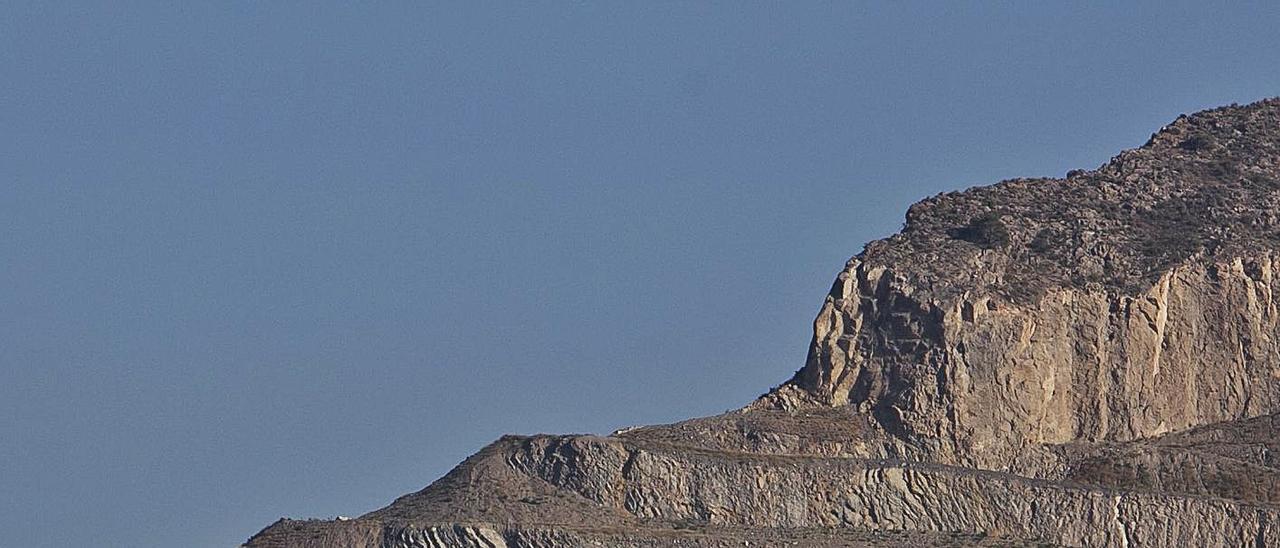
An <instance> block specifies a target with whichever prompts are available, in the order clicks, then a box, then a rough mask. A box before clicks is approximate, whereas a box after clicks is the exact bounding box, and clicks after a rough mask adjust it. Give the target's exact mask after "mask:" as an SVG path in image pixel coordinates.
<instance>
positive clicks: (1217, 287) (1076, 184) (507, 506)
mask: <svg viewBox="0 0 1280 548" xmlns="http://www.w3.org/2000/svg"><path fill="white" fill-rule="evenodd" d="M1277 291H1280V100H1278V99H1272V100H1267V101H1262V102H1259V103H1255V104H1252V105H1246V106H1234V105H1233V106H1230V107H1223V108H1220V109H1215V110H1211V111H1206V112H1202V113H1198V114H1195V115H1191V116H1183V117H1180V118H1178V119H1177V120H1176V121H1174V122H1173V123H1171V124H1170V125H1169V126H1166V127H1165V128H1162V129H1161V130H1160V131H1159V132H1158V133H1156V134H1154V135H1153V136H1152V138H1151V140H1150V141H1149V142H1148V143H1146V144H1145V145H1143V146H1142V147H1140V148H1138V149H1134V150H1131V151H1126V152H1123V153H1121V154H1119V155H1118V156H1116V157H1115V158H1113V159H1112V160H1111V161H1110V162H1108V163H1107V164H1106V165H1104V166H1102V167H1100V168H1099V169H1097V170H1093V171H1074V172H1071V173H1070V174H1068V176H1067V177H1066V178H1064V179H1018V180H1012V181H1005V182H1002V183H998V184H995V185H992V186H988V187H980V188H974V189H970V190H966V191H963V192H953V193H948V194H943V195H939V196H935V197H933V198H929V199H927V200H924V201H922V202H920V203H918V204H916V205H914V206H912V207H911V209H910V210H909V211H908V213H907V222H906V224H905V226H904V228H903V230H902V232H900V233H899V234H896V235H894V236H891V237H889V238H886V239H884V240H880V241H876V242H872V243H870V244H868V245H867V246H866V248H865V250H864V251H863V252H862V253H860V254H858V255H857V256H855V257H854V258H853V259H851V260H850V261H849V262H848V264H847V265H846V267H845V269H844V270H843V271H842V272H841V273H840V274H839V275H838V276H837V279H836V282H835V284H834V285H833V286H832V288H831V291H830V292H829V294H828V295H827V297H826V299H825V301H824V303H823V305H822V307H821V310H820V311H819V313H818V316H817V319H816V320H815V321H814V336H813V342H812V344H811V346H810V349H809V355H808V359H807V361H806V363H805V364H804V366H803V367H802V368H801V369H800V370H799V371H798V372H796V373H795V375H794V376H793V377H792V378H791V380H789V381H788V382H786V383H784V384H782V385H781V386H779V387H777V388H775V389H774V390H772V391H770V392H769V393H767V394H766V395H764V396H762V397H761V398H760V399H759V400H758V401H756V402H754V403H752V404H750V405H748V406H746V407H744V408H743V409H741V410H739V411H735V412H731V413H726V414H724V415H720V416H715V417H706V418H700V419H692V420H689V421H685V422H682V423H677V424H671V425H660V426H649V427H641V428H634V429H628V430H626V431H620V432H618V433H615V434H614V435H612V436H607V437H598V436H546V435H540V436H529V437H521V436H508V437H505V438H503V439H501V440H498V441H497V442H495V443H494V444H492V445H490V446H489V447H486V448H485V449H483V450H481V451H480V452H479V453H477V454H476V455H474V456H472V457H471V458H469V459H467V461H465V462H463V463H462V464H460V465H459V466H458V468H456V469H455V470H453V471H452V472H450V473H449V474H448V475H446V476H445V477H444V478H441V479H440V480H438V481H436V482H435V483H432V484H431V485H430V486H428V487H427V488H425V489H423V490H422V491H419V492H417V493H413V494H410V495H406V496H404V497H401V498H400V499H397V500H396V501H395V502H393V503H392V504H391V505H389V506H387V507H386V508H383V509H380V510H377V511H374V512H371V513H369V514H367V515H365V516H361V517H360V518H357V519H354V520H344V521H318V520H306V521H296V520H281V521H279V522H277V523H276V524H273V525H272V526H270V527H268V528H267V529H264V530H263V531H262V532H260V533H259V534H258V535H256V536H254V537H253V538H252V539H250V540H249V542H248V543H247V546H250V547H303V546H306V547H317V548H319V547H336V546H367V547H374V546H377V547H385V548H409V547H432V548H443V547H473V546H475V547H534V546H622V547H642V546H643V547H650V546H708V547H710V546H750V545H756V546H771V545H789V546H814V547H816V546H851V547H852V546H862V547H887V546H1087V547H1094V546H1097V547H1110V546H1116V547H1139V546H1153V547H1154V546H1252V547H1260V546H1280V525H1276V523H1277V521H1278V520H1280V506H1277V504H1278V502H1277V501H1280V441H1277V439H1278V436H1276V433H1277V429H1276V426H1277V425H1278V424H1280V423H1278V422H1277V421H1278V420H1280V419H1278V417H1280V394H1277V392H1280V314H1278V312H1277V303H1276V297H1275V295H1276V293H1277Z"/></svg>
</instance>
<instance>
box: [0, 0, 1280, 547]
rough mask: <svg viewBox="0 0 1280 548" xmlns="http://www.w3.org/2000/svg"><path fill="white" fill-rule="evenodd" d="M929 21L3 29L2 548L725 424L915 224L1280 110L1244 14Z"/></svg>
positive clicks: (107, 24)
mask: <svg viewBox="0 0 1280 548" xmlns="http://www.w3.org/2000/svg"><path fill="white" fill-rule="evenodd" d="M85 4H88V3H87V2H86V3H85ZM103 4H106V3H103ZM177 4H198V5H191V6H185V7H183V6H178V5H177ZM344 4H345V3H344ZM941 4H942V3H941V2H930V3H924V4H917V5H907V4H902V3H899V2H893V3H887V4H856V5H844V4H806V5H804V6H800V5H794V4H790V3H788V4H787V5H786V6H785V8H784V7H782V6H781V5H774V4H753V5H751V6H750V7H747V6H744V5H742V4H741V3H738V2H730V3H724V4H718V5H716V4H708V3H698V4H688V3H681V4H674V3H672V4H668V3H658V2H631V3H625V4H621V3H619V4H612V3H610V4H596V3H591V4H587V5H570V4H567V3H559V4H544V5H542V6H540V7H539V8H538V9H534V8H530V7H528V5H527V4H526V3H520V4H516V3H511V4H510V5H501V4H487V5H484V6H480V7H477V6H474V5H472V3H471V2H467V3H458V4H456V5H438V6H436V7H421V6H420V5H414V6H395V7H384V5H378V6H372V7H363V8H352V7H342V6H337V5H334V6H316V5H314V4H296V5H286V3H283V2H267V3H245V4H231V3H221V2H218V3H213V2H210V3H187V2H178V3H175V2H161V3H154V4H143V3H137V4H132V5H130V6H128V7H127V8H125V7H118V6H108V5H98V6H96V7H92V6H78V5H68V4H62V5H54V4H50V3H46V2H38V3H30V4H19V3H5V4H4V5H3V7H0V15H2V16H0V229H2V230H3V236H2V237H0V258H3V262H2V263H0V265H2V266H3V268H0V546H5V547H8V546H15V547H17V546H21V547H33V546H34V547H42V546H50V547H52V546H69V545H80V546H157V547H169V546H211V547H212V546H223V547H227V546H233V545H236V544H238V543H240V542H242V541H244V540H245V539H246V538H247V537H248V536H249V535H251V534H253V533H254V532H256V531H257V530H258V529H260V528H262V527H263V526H266V525H267V524H269V523H271V522H272V521H274V520H275V519H276V518H278V517H280V516H286V515H287V516H293V517H307V516H314V517H332V516H334V515H337V514H344V515H358V514H361V513H363V512H367V511H369V510H373V509H375V508H377V507H380V506H382V505H384V504H386V503H388V502H390V501H391V500H392V499H393V498H395V497H396V496H398V495H400V494H403V493H406V492H410V491H414V490H417V489H420V488H421V487H423V486H425V485H426V484H428V483H429V482H430V481H432V480H433V479H435V478H436V477H438V476H439V475H441V474H442V473H444V472H445V471H446V470H448V469H449V468H450V467H452V466H453V465H454V464H455V463H457V462H458V461H460V460H461V459H463V458H464V457H466V456H467V455H469V454H470V453H472V452H474V451H475V450H477V449H479V448H480V447H481V446H483V445H484V444H486V443H488V442H489V441H491V440H493V439H495V438H497V437H498V436H500V435H501V434H503V433H508V432H515V433H535V432H596V433H607V432H609V431H612V430H613V429H615V428H618V427H622V426H626V425H631V424H640V423H654V422H664V421H673V420H677V419H681V418H686V417H692V416H698V415H707V414H714V413H719V412H722V411H724V410H726V409H730V408H734V407H737V406H740V405H742V404H745V403H747V402H749V401H750V400H751V399H753V398H754V397H756V396H757V395H759V394H760V393H762V392H764V391H765V390H767V389H768V388H770V387H771V386H773V385H775V384H777V383H779V382H781V381H783V380H785V379H787V378H788V377H789V376H790V375H791V374H792V372H794V371H795V370H796V369H797V368H799V367H800V366H801V365H802V364H803V360H804V356H805V348H806V344H807V342H808V338H809V330H810V325H811V321H812V317H813V315H814V314H815V313H816V312H817V309H818V306H819V304H821V299H822V297H823V295H824V294H825V292H826V290H827V289H828V287H829V286H830V283H831V280H832V278H833V277H834V275H835V274H836V273H837V271H838V270H839V269H840V267H841V266H842V265H843V263H844V261H845V260H846V259H847V258H848V257H849V256H851V255H853V254H855V253H857V252H858V251H859V250H860V249H861V248H862V245H863V244H864V243H865V242H866V241H867V240H869V239H872V238H876V237H880V236H884V235H887V234H889V233H891V232H893V231H894V230H896V229H897V227H898V226H900V224H901V220H902V218H903V212H904V210H905V208H906V206H907V205H909V204H910V203H911V202H913V201H915V200H917V199H920V198H923V197H926V196H929V195H932V194H935V193H937V192H940V191H945V190H952V189H959V188H964V187H968V186H972V185H977V184H986V183H991V182H995V181H997V180H999V179H1001V178H1007V177H1014V176H1041V175H1051V176H1060V175H1062V174H1063V173H1065V172H1066V171H1067V170H1069V169H1072V168H1078V167H1086V168H1088V167H1096V166H1097V165H1099V164H1101V163H1103V162H1105V161H1106V160H1107V158H1108V157H1110V156H1111V155H1113V154H1114V153H1116V152H1118V151H1119V150H1121V149H1122V148H1128V147H1133V146H1137V145H1140V144H1141V143H1143V142H1144V141H1145V140H1146V139H1147V137H1148V136H1149V135H1150V133H1151V132H1153V131H1155V130H1156V129H1158V128H1159V127H1160V126H1162V125H1163V124H1165V123H1167V122H1169V121H1171V120H1172V119H1173V118H1175V117H1176V116H1177V115H1178V114H1179V113H1183V112H1190V111H1194V110H1198V109H1201V108H1204V107H1209V106H1215V105H1220V104H1225V103H1230V102H1233V101H1234V102H1249V101H1253V100H1256V99H1259V98H1262V97H1265V96H1270V95H1277V94H1280V69H1278V68H1277V67H1280V64H1278V62H1277V59H1280V32H1277V30H1276V29H1277V28H1280V4H1277V3H1275V2H1266V3H1258V4H1256V5H1255V8H1252V9H1245V8H1242V7H1241V6H1242V5H1243V4H1242V3H1237V2H1231V3H1223V4H1218V5H1208V3H1205V2H1194V3H1185V4H1183V5H1175V4H1174V3H1170V2H1153V3H1149V4H1146V5H1145V6H1143V7H1138V6H1135V5H1130V6H1129V7H1127V8H1125V9H1115V10H1113V9H1111V8H1097V7H1086V6H1084V5H1083V4H1074V3H1073V4H1054V5H1052V6H1051V5H1050V4H1049V3H1043V2H1037V3H1035V6H1034V7H1031V6H1029V5H1028V6H1026V7H1010V8H1009V9H992V8H987V7H974V8H972V9H961V8H953V9H939V6H940V5H941ZM1028 4H1029V3H1028ZM1007 6H1008V5H1007Z"/></svg>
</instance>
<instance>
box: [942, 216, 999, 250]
mask: <svg viewBox="0 0 1280 548" xmlns="http://www.w3.org/2000/svg"><path fill="white" fill-rule="evenodd" d="M953 235H954V237H956V238H959V239H961V240H964V241H966V242H970V243H973V244H975V245H977V246H979V247H982V248H985V249H995V248H1001V247H1005V246H1007V245H1009V229H1008V228H1007V227H1005V225H1004V222H1003V221H1001V220H1000V215H999V214H997V213H987V214H984V215H979V216H977V217H974V218H973V219H970V220H969V224H967V225H965V226H963V227H961V228H958V229H956V230H955V231H954V232H953Z"/></svg>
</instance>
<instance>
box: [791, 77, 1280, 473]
mask: <svg viewBox="0 0 1280 548" xmlns="http://www.w3.org/2000/svg"><path fill="white" fill-rule="evenodd" d="M1278 124H1280V103H1277V102H1276V101H1268V102H1263V103H1258V104H1255V105H1250V106H1247V107H1234V108H1231V107H1229V108H1226V109H1219V110H1216V111H1209V112H1205V113H1201V114H1197V115H1194V116H1191V117H1183V118H1179V119H1178V120H1177V121H1176V122H1174V123H1173V124H1171V125H1170V126H1168V127H1166V128H1164V129H1162V130H1161V131H1160V132H1159V133H1157V134H1156V135H1153V136H1152V139H1151V141H1149V142H1148V143H1147V144H1146V145H1144V146H1143V147H1142V148H1140V149H1138V150H1134V151H1128V152H1125V153H1122V154H1120V155H1119V156H1117V157H1116V158H1114V159H1113V160H1112V161H1111V162H1110V163H1108V164H1107V165H1105V166H1103V167H1102V168H1100V169H1099V170H1097V171H1093V172H1073V173H1072V174H1071V175H1070V176H1069V177H1068V178H1067V179H1065V180H1055V179H1043V180H1016V181H1009V182H1005V183H1001V184H998V185H994V186H991V187H984V188H977V189H972V190H968V191H965V192H959V193H951V194H946V195H941V196H938V197H935V198H932V199H929V200H926V201H924V202H921V203H919V204H916V205H915V206H913V207H912V208H911V211H910V212H909V213H908V216H907V224H906V227H905V228H904V230H903V231H902V232H901V233H900V234H898V235H895V236H893V237H891V238H888V239H886V240H882V241H878V242H874V243H872V244H870V245H868V246H867V249H866V251H864V252H863V253H862V254H860V255H859V256H857V257H855V258H854V259H852V260H851V261H850V262H849V264H848V266H847V267H846V268H845V270H844V271H843V272H841V274H840V275H839V277H838V279H837V281H836V283H835V286H834V287H833V288H832V290H831V293H830V295H829V296H828V298H827V300H826V303H825V304H824V305H823V308H822V311H821V312H820V313H819V315H818V318H817V320H816V321H815V324H814V342H813V344H812V346H811V349H810V353H809V359H808V362H807V363H806V365H805V367H804V369H802V370H801V371H800V372H799V373H798V374H797V376H796V378H795V379H794V380H793V381H792V383H793V384H794V386H796V387H799V388H801V389H803V390H805V391H807V392H809V393H812V394H814V395H817V396H818V397H819V398H820V399H821V400H822V401H824V402H825V403H828V404H832V405H843V404H853V405H857V406H859V408H860V409H862V410H864V411H865V412H867V413H869V414H870V415H871V416H872V417H874V418H875V419H876V422H877V423H878V425H879V426H880V427H881V428H883V429H884V430H885V431H886V432H888V433H890V434H891V435H892V436H894V437H895V438H896V441H899V442H903V443H905V444H907V445H909V446H910V449H916V450H923V451H925V452H926V453H927V454H928V455H929V456H930V457H931V458H935V459H941V460H943V461H946V462H956V463H965V464H974V465H979V466H986V467H992V466H1003V465H1007V464H1008V463H1010V462H1011V461H1012V460H1013V459H1014V458H1015V457H1016V456H1017V455H1020V454H1023V452H1024V451H1026V450H1027V448H1028V447H1033V446H1037V445H1041V444H1058V443H1065V442H1069V441H1076V440H1087V441H1102V440H1120V441H1123V440H1132V439H1137V438H1142V437H1148V436H1154V435H1159V434H1163V433H1165V432H1169V431H1173V430H1183V429H1186V428H1189V427H1193V426H1197V425H1202V424H1209V423H1213V422H1219V421H1226V420H1232V419H1239V418H1247V417H1252V416H1257V415H1259V414H1261V413H1264V412H1267V411H1268V410H1271V409H1273V408H1274V403H1273V400H1274V394H1275V391H1276V390H1277V387H1278V386H1280V384H1278V382H1280V381H1278V379H1280V360H1277V357H1280V356H1278V355H1277V352H1280V348H1277V342H1276V335H1277V332H1276V327H1277V323H1276V322H1277V317H1276V305H1275V302H1274V299H1273V297H1272V296H1273V293H1274V292H1275V290H1276V289H1277V287H1276V277H1277V276H1276V274H1277V271H1276V269H1277V268H1278V265H1277V262H1276V260H1275V252H1274V251H1273V250H1275V249H1278V248H1280V232H1278V230H1280V225H1277V214H1278V213H1280V209H1278V206H1280V203H1278V202H1277V201H1278V200H1280V182H1278V181H1280V167H1278V166H1280V149H1278V148H1277V145H1278V142H1277V141H1278V139H1277V137H1280V127H1278Z"/></svg>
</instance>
